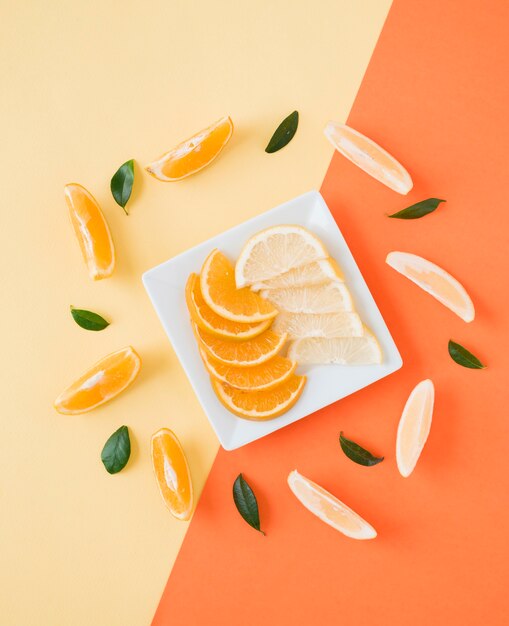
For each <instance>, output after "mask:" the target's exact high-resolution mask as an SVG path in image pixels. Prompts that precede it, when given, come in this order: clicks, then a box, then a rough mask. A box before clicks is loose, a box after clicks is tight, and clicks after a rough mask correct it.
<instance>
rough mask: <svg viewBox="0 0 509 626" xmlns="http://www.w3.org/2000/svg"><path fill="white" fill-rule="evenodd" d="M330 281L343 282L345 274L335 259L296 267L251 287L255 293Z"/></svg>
mask: <svg viewBox="0 0 509 626" xmlns="http://www.w3.org/2000/svg"><path fill="white" fill-rule="evenodd" d="M330 281H335V282H343V281H344V277H343V272H342V271H341V269H340V267H339V265H338V264H337V263H336V261H335V260H334V259H322V260H320V261H314V262H313V263H308V264H307V265H303V266H301V267H296V268H294V269H293V270H290V271H289V272H285V273H284V274H281V275H280V276H276V277H275V278H271V279H269V280H265V281H262V282H259V283H255V284H254V285H251V289H253V290H254V291H260V289H284V288H286V287H304V286H305V285H320V284H322V283H328V282H330Z"/></svg>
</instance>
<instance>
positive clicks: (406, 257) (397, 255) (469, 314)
mask: <svg viewBox="0 0 509 626" xmlns="http://www.w3.org/2000/svg"><path fill="white" fill-rule="evenodd" d="M386 263H387V264H388V265H390V266H391V267H392V268H393V269H395V270H396V271H397V272H399V273H400V274H403V276H406V277H407V278H408V279H410V280H411V281H412V282H413V283H415V284H416V285H419V287H421V289H424V291H427V292H428V293H429V294H430V295H432V296H433V297H434V298H436V299H437V300H438V301H439V302H441V303H442V304H443V305H445V306H446V307H447V308H449V309H451V311H453V312H454V313H456V315H459V317H461V319H462V320H465V322H471V321H472V320H473V319H474V317H475V309H474V304H473V302H472V300H471V299H470V296H469V295H468V293H467V292H466V291H465V288H464V287H463V285H462V284H461V283H459V282H458V281H457V280H456V279H455V278H453V277H452V276H451V275H450V274H448V273H447V272H446V271H445V270H443V269H442V268H441V267H439V266H438V265H435V264H434V263H431V261H427V260H426V259H423V258H422V257H420V256H417V255H416V254H410V252H389V254H388V255H387V258H386Z"/></svg>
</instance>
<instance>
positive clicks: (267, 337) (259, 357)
mask: <svg viewBox="0 0 509 626" xmlns="http://www.w3.org/2000/svg"><path fill="white" fill-rule="evenodd" d="M194 332H195V334H196V337H197V338H198V340H199V344H200V346H201V347H202V348H203V349H204V350H205V351H206V352H207V353H208V354H209V355H210V356H211V357H212V358H213V359H216V360H217V361H221V363H225V364H226V365H235V366H236V367H251V366H253V365H260V364H261V363H265V361H268V360H269V359H271V358H272V357H273V356H276V354H277V353H278V352H279V351H280V350H281V348H282V347H283V345H284V343H285V341H286V335H277V334H276V333H274V332H272V331H271V330H266V331H265V332H263V333H262V334H261V335H258V336H257V337H254V338H253V339H247V340H246V341H231V340H228V339H221V338H220V337H216V336H214V335H211V334H210V333H208V332H207V331H205V330H202V329H201V328H200V327H199V326H196V324H195V325H194Z"/></svg>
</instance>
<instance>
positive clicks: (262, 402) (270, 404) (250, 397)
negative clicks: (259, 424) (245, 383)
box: [211, 374, 306, 420]
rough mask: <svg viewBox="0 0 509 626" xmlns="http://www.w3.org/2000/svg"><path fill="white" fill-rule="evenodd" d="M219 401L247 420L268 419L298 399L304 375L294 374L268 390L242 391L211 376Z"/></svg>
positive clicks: (279, 413)
mask: <svg viewBox="0 0 509 626" xmlns="http://www.w3.org/2000/svg"><path fill="white" fill-rule="evenodd" d="M211 380H212V387H213V389H214V391H215V392H216V395H217V397H218V398H219V401H220V402H221V403H222V404H223V405H224V406H225V407H226V408H227V409H228V410H229V411H231V412H232V413H234V414H235V415H238V416H239V417H243V418H245V419H248V420H270V419H273V418H274V417H278V416H279V415H282V414H283V413H286V411H288V410H289V409H291V408H292V406H293V405H294V404H295V403H296V402H297V400H298V399H299V397H300V395H301V393H302V390H303V389H304V385H305V383H306V377H305V376H295V374H292V376H290V378H288V380H287V381H286V382H284V383H282V384H281V385H278V386H277V387H275V388H274V389H269V390H268V391H267V390H265V391H243V390H242V389H236V388H235V387H230V385H225V384H224V383H223V382H221V381H220V380H217V379H215V378H211Z"/></svg>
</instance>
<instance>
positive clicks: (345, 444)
mask: <svg viewBox="0 0 509 626" xmlns="http://www.w3.org/2000/svg"><path fill="white" fill-rule="evenodd" d="M339 444H340V445H341V449H342V450H343V452H344V453H345V454H346V456H347V457H348V458H349V459H351V460H352V461H353V462H354V463H358V464H359V465H365V466H366V467H370V466H372V465H378V463H381V462H382V461H383V460H384V457H383V456H380V457H376V456H373V455H372V454H371V452H368V451H367V450H365V449H364V448H361V447H360V446H359V445H358V444H357V443H355V442H354V441H351V440H350V439H347V438H346V437H343V433H342V432H341V433H339Z"/></svg>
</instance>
